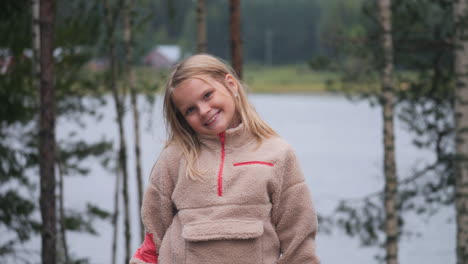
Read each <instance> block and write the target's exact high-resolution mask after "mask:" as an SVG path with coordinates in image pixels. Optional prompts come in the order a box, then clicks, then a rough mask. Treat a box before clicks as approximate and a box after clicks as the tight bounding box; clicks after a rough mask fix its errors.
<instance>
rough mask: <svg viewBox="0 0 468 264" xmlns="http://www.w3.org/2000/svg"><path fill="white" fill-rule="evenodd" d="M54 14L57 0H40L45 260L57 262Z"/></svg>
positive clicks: (42, 188) (41, 199) (40, 135)
mask: <svg viewBox="0 0 468 264" xmlns="http://www.w3.org/2000/svg"><path fill="white" fill-rule="evenodd" d="M54 15H55V3H54V1H53V0H41V1H40V11H39V19H40V31H41V35H40V53H39V54H40V56H39V61H40V64H41V66H40V67H41V74H40V76H41V81H40V85H41V89H40V104H39V109H40V118H39V119H40V121H39V123H40V127H39V168H40V177H41V180H40V185H41V194H40V200H39V203H40V207H41V217H42V230H41V231H42V232H41V237H42V263H47V264H55V263H56V254H57V252H56V248H55V245H56V239H57V228H56V223H57V220H56V200H55V171H54V168H55V87H54V85H55V83H54V57H53V50H54V19H55V18H54Z"/></svg>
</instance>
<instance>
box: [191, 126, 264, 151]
mask: <svg viewBox="0 0 468 264" xmlns="http://www.w3.org/2000/svg"><path fill="white" fill-rule="evenodd" d="M222 137H224V148H225V149H226V150H229V149H236V148H240V147H243V146H245V145H248V144H250V143H251V142H252V141H253V140H255V137H254V135H252V134H251V133H250V132H249V131H248V130H247V129H246V128H245V126H244V124H242V123H241V124H239V125H238V126H237V127H235V128H230V129H228V130H226V131H225V132H222V133H220V134H219V135H217V136H207V135H199V136H198V139H199V140H200V143H201V144H202V145H204V146H206V147H208V148H209V149H212V150H219V149H220V148H221V141H222Z"/></svg>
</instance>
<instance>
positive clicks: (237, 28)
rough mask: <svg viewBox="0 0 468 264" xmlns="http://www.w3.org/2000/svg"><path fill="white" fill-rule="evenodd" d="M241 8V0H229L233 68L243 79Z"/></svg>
mask: <svg viewBox="0 0 468 264" xmlns="http://www.w3.org/2000/svg"><path fill="white" fill-rule="evenodd" d="M240 9H241V5H240V0H229V18H230V19H229V25H230V29H231V34H230V35H231V59H232V68H233V69H234V71H235V72H236V74H237V76H238V77H239V79H242V36H241V13H240Z"/></svg>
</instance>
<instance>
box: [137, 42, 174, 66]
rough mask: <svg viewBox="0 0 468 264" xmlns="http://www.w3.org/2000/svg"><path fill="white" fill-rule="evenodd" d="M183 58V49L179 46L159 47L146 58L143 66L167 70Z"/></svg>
mask: <svg viewBox="0 0 468 264" xmlns="http://www.w3.org/2000/svg"><path fill="white" fill-rule="evenodd" d="M180 57H181V49H180V47H179V46H177V45H158V46H156V47H154V48H153V49H152V50H151V51H150V52H149V53H148V54H147V55H146V56H145V57H144V58H143V64H144V65H149V66H152V67H154V68H158V69H167V68H170V67H172V66H173V65H174V64H176V63H177V62H178V61H179V60H180Z"/></svg>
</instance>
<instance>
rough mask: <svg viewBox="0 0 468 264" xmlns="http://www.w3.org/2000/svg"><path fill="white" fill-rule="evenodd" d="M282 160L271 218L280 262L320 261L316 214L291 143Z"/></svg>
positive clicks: (279, 263)
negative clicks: (316, 240)
mask: <svg viewBox="0 0 468 264" xmlns="http://www.w3.org/2000/svg"><path fill="white" fill-rule="evenodd" d="M280 164H281V168H279V169H280V171H279V173H281V175H280V176H279V179H280V180H279V183H278V186H277V188H276V189H277V191H276V192H275V193H274V194H273V197H272V200H273V201H272V202H273V209H272V221H273V224H274V225H275V227H276V233H277V235H278V238H279V240H280V247H281V257H280V259H279V260H278V262H277V264H284V263H288V264H296V263H297V264H303V263H311V264H318V263H320V261H319V259H318V257H317V255H316V253H315V235H316V233H317V228H318V221H317V215H316V213H315V209H314V207H313V203H312V199H311V194H310V191H309V188H308V187H307V184H306V182H305V179H304V176H303V174H302V171H301V169H300V167H299V164H298V161H297V158H296V155H295V154H294V151H293V150H292V149H291V148H290V147H289V148H288V149H287V150H286V152H285V157H284V159H283V160H282V161H280Z"/></svg>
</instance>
